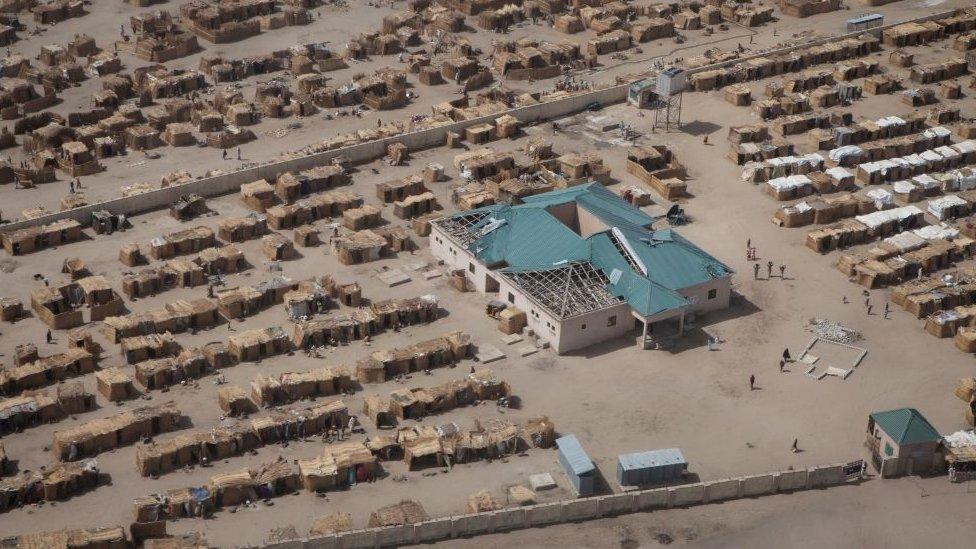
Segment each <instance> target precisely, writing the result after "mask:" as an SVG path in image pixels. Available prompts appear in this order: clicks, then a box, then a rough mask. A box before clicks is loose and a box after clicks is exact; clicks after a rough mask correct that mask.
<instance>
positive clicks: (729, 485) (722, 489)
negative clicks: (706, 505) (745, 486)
mask: <svg viewBox="0 0 976 549" xmlns="http://www.w3.org/2000/svg"><path fill="white" fill-rule="evenodd" d="M737 497H739V479H737V478H728V479H724V480H713V481H711V482H706V483H705V501H706V502H711V501H722V500H726V499H733V498H737Z"/></svg>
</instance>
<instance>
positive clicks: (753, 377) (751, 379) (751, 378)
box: [749, 374, 756, 391]
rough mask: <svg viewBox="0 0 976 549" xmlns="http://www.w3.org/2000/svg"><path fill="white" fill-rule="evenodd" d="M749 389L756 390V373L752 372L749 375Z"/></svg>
mask: <svg viewBox="0 0 976 549" xmlns="http://www.w3.org/2000/svg"><path fill="white" fill-rule="evenodd" d="M749 390H750V391H755V390H756V374H752V375H750V376H749Z"/></svg>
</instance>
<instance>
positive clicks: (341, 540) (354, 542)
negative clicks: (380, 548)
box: [336, 529, 376, 549]
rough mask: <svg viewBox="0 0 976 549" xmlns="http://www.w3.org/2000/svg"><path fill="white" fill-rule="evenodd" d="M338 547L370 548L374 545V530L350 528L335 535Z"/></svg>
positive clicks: (342, 548)
mask: <svg viewBox="0 0 976 549" xmlns="http://www.w3.org/2000/svg"><path fill="white" fill-rule="evenodd" d="M336 541H337V542H338V544H337V547H338V549H370V548H372V547H376V530H375V529H373V530H352V531H351V532H342V533H341V534H337V535H336Z"/></svg>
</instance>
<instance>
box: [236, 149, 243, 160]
mask: <svg viewBox="0 0 976 549" xmlns="http://www.w3.org/2000/svg"><path fill="white" fill-rule="evenodd" d="M237 159H238V160H243V158H241V148H240V147H237Z"/></svg>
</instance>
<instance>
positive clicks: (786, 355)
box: [783, 347, 793, 362]
mask: <svg viewBox="0 0 976 549" xmlns="http://www.w3.org/2000/svg"><path fill="white" fill-rule="evenodd" d="M783 360H785V361H787V362H793V357H791V356H790V348H789V347H787V348H785V349H783Z"/></svg>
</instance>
